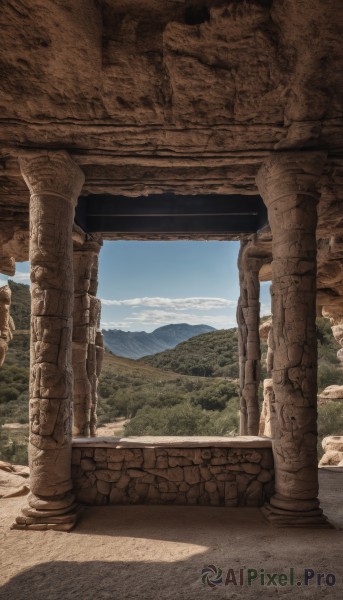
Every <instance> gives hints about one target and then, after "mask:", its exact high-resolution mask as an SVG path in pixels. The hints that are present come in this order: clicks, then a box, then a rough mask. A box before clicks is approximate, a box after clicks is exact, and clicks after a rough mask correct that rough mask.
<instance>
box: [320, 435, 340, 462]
mask: <svg viewBox="0 0 343 600" xmlns="http://www.w3.org/2000/svg"><path fill="white" fill-rule="evenodd" d="M322 446H323V450H324V454H323V456H322V458H321V459H320V462H319V466H320V467H343V436H341V435H329V436H327V437H325V438H324V439H323V441H322Z"/></svg>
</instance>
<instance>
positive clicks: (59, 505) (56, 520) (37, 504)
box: [11, 493, 80, 531]
mask: <svg viewBox="0 0 343 600" xmlns="http://www.w3.org/2000/svg"><path fill="white" fill-rule="evenodd" d="M79 513H80V509H79V507H78V505H77V504H76V502H75V497H74V495H73V494H71V493H69V494H66V495H64V496H62V497H55V498H43V497H37V496H34V495H33V494H30V495H29V497H28V506H25V507H24V508H23V509H22V514H23V515H22V516H19V517H17V518H16V520H15V522H14V523H13V525H12V526H11V529H27V530H36V531H44V530H47V529H53V530H55V531H70V529H72V528H73V527H74V525H75V524H76V521H77V519H78V516H79Z"/></svg>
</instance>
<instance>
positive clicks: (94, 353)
mask: <svg viewBox="0 0 343 600" xmlns="http://www.w3.org/2000/svg"><path fill="white" fill-rule="evenodd" d="M80 238H81V239H80ZM100 248H101V238H100V236H94V237H91V236H87V235H86V234H83V235H82V236H79V237H78V240H77V241H74V254H73V262H74V311H73V373H74V421H73V435H74V436H76V437H77V436H84V437H87V436H90V435H91V436H95V435H96V406H97V386H98V378H99V375H100V371H101V363H102V354H103V339H102V337H103V336H102V333H101V330H100V313H101V303H100V300H99V299H98V298H96V292H97V287H98V255H99V251H100Z"/></svg>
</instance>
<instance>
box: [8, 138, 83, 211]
mask: <svg viewBox="0 0 343 600" xmlns="http://www.w3.org/2000/svg"><path fill="white" fill-rule="evenodd" d="M19 165H20V171H21V174H22V176H23V178H24V180H25V183H26V185H27V187H28V188H29V190H30V194H31V196H37V195H42V194H47V195H49V196H57V197H60V198H64V199H66V200H69V201H71V202H72V203H73V205H76V203H77V199H78V197H79V195H80V192H81V189H82V186H83V183H84V180H85V176H84V174H83V172H82V171H81V169H80V167H79V166H78V165H77V164H76V163H75V162H74V161H73V160H72V159H71V157H70V156H69V154H68V153H67V152H65V151H64V150H61V151H56V152H55V151H39V152H37V151H32V152H24V153H21V154H20V156H19Z"/></svg>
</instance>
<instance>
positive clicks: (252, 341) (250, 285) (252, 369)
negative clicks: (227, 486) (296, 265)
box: [237, 240, 266, 435]
mask: <svg viewBox="0 0 343 600" xmlns="http://www.w3.org/2000/svg"><path fill="white" fill-rule="evenodd" d="M265 260H266V257H265V256H264V255H262V256H259V255H257V254H256V247H255V244H254V240H244V241H241V248H240V252H239V256H238V269H239V283H240V297H239V300H238V305H237V323H238V353H239V374H240V411H241V418H240V433H241V435H258V431H259V421H260V411H259V406H258V387H259V383H260V359H261V350H260V337H259V324H260V282H259V271H260V268H261V266H262V264H264V262H265Z"/></svg>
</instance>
